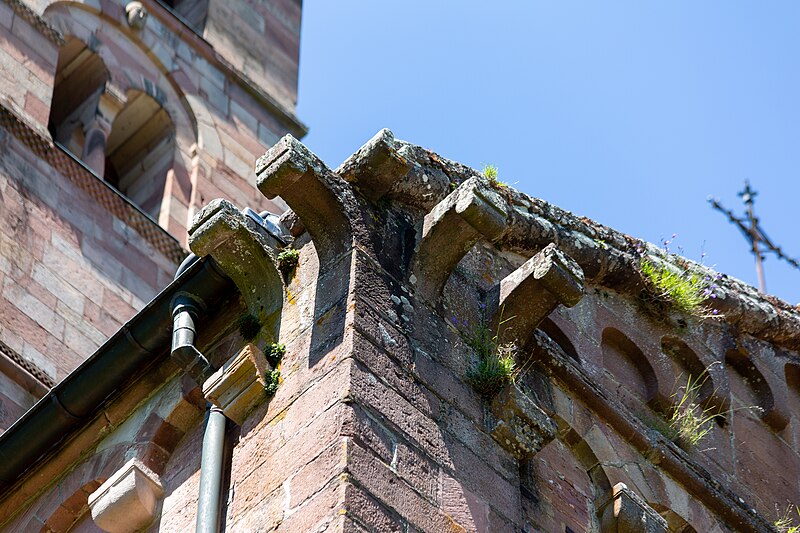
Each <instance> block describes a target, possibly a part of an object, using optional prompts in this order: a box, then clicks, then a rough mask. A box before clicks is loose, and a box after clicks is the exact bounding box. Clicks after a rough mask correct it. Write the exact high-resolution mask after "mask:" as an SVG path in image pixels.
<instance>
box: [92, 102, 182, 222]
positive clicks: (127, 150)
mask: <svg viewBox="0 0 800 533" xmlns="http://www.w3.org/2000/svg"><path fill="white" fill-rule="evenodd" d="M174 153H175V126H174V124H173V123H172V119H171V118H170V116H169V114H168V113H167V112H166V110H165V109H164V108H163V107H162V106H161V104H160V103H159V102H158V101H157V100H156V99H155V98H153V97H152V96H150V95H149V94H146V93H144V92H142V91H136V90H131V91H128V94H127V101H126V103H125V105H124V107H123V108H122V109H121V110H120V111H119V113H117V115H116V117H115V119H114V122H113V124H112V126H111V133H110V134H109V136H108V141H107V144H106V164H105V171H104V176H103V177H104V179H105V180H106V181H108V182H109V183H111V184H112V185H113V186H114V187H116V188H117V190H119V191H120V192H121V193H122V194H124V195H125V196H127V197H128V198H129V199H130V200H131V201H132V202H133V203H135V204H136V205H138V206H139V207H140V208H142V210H144V211H145V212H146V213H148V214H150V215H151V216H153V217H154V218H157V217H158V214H159V209H160V208H161V200H162V198H163V195H164V186H165V183H166V179H167V173H168V172H169V171H171V170H172V166H173V163H174Z"/></svg>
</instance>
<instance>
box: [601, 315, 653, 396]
mask: <svg viewBox="0 0 800 533" xmlns="http://www.w3.org/2000/svg"><path fill="white" fill-rule="evenodd" d="M601 348H602V352H603V367H604V368H605V369H606V371H607V372H608V373H609V374H611V376H612V377H611V383H608V385H610V386H611V388H612V390H617V391H620V392H621V393H622V394H621V399H622V400H623V402H624V403H626V404H627V405H628V407H630V408H632V409H634V410H641V405H640V404H647V403H650V402H651V401H653V400H654V399H655V398H656V394H657V392H658V380H657V378H656V374H655V371H654V370H653V366H652V365H651V364H650V361H648V359H647V357H645V355H644V353H643V352H642V350H641V349H640V348H639V347H638V346H637V345H636V344H635V343H634V342H633V341H632V340H630V339H629V338H628V337H627V336H626V335H625V334H624V333H622V332H621V331H620V330H618V329H616V328H611V327H609V328H605V329H604V330H603V336H602V341H601Z"/></svg>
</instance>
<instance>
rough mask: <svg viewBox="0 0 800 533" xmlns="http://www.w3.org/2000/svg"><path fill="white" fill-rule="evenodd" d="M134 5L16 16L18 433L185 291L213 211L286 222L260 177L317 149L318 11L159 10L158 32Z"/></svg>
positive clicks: (12, 280)
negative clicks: (119, 339) (189, 13)
mask: <svg viewBox="0 0 800 533" xmlns="http://www.w3.org/2000/svg"><path fill="white" fill-rule="evenodd" d="M130 4H131V2H124V1H121V0H120V1H105V0H103V1H86V2H62V1H31V2H22V1H19V0H4V1H0V39H2V40H1V41H0V43H1V45H0V95H1V96H0V371H1V372H0V374H2V375H0V430H5V429H6V428H8V427H9V426H10V425H11V424H12V423H13V422H14V421H15V420H16V419H17V418H19V416H20V415H21V414H22V413H23V412H25V411H26V410H27V409H28V408H29V407H31V406H32V405H33V404H34V402H35V401H36V400H38V399H39V398H41V397H42V396H43V395H44V394H45V393H46V392H47V390H48V389H49V388H50V387H52V386H53V385H54V384H55V383H58V382H60V381H61V380H62V379H63V378H64V377H65V376H66V375H67V374H68V373H69V372H70V371H72V370H74V369H75V368H76V367H77V366H78V365H79V364H80V363H81V362H82V361H83V360H85V359H86V358H87V357H89V356H90V355H91V354H92V353H94V352H95V350H96V349H97V348H98V347H99V346H100V345H101V344H102V343H103V342H104V341H105V339H107V338H108V337H109V336H110V335H111V334H113V333H114V332H115V331H116V330H118V329H119V328H120V326H122V325H123V324H124V323H125V322H126V321H127V320H128V319H130V318H131V317H133V316H134V315H135V313H136V312H137V311H139V310H140V309H142V308H143V307H144V306H145V304H146V303H147V302H148V301H149V300H150V299H151V298H152V297H153V296H155V295H156V294H157V293H158V291H159V290H160V289H161V288H162V287H164V286H165V285H166V284H167V283H168V282H169V281H170V280H171V279H172V276H173V274H174V272H175V269H176V267H177V265H178V264H180V262H181V261H182V260H183V258H184V257H185V256H186V255H187V254H188V249H187V231H186V229H187V228H188V226H189V224H190V222H191V219H192V216H193V215H194V213H195V212H196V211H197V210H198V209H199V208H200V207H201V206H203V205H205V204H207V203H208V202H209V201H210V200H212V199H214V198H217V197H225V198H228V199H230V200H232V201H234V202H236V203H237V204H238V205H247V206H250V207H252V208H253V209H255V210H256V211H263V210H270V211H273V212H276V213H279V212H281V211H282V210H283V209H284V208H285V205H284V204H283V203H282V202H281V201H280V200H279V199H277V200H275V201H269V200H267V199H266V198H264V197H263V196H262V195H260V194H258V193H257V191H256V189H255V186H254V185H255V175H254V173H253V161H254V160H255V159H256V158H257V157H258V156H259V155H261V154H263V153H264V151H265V150H266V149H267V148H268V147H269V146H271V145H272V144H274V143H275V142H276V141H277V140H278V139H279V138H280V137H281V136H282V135H284V134H285V133H287V132H291V133H293V134H294V135H296V136H302V135H303V134H304V133H305V126H304V125H303V124H302V123H301V122H299V121H298V119H297V118H296V117H295V115H294V105H295V102H296V93H297V62H298V55H299V31H300V13H301V5H300V2H299V1H291V0H286V1H284V0H280V1H278V0H275V1H269V2H259V3H258V5H256V6H255V7H252V6H251V3H249V2H243V1H242V2H239V1H235V2H227V1H226V2H205V3H204V2H173V3H172V4H176V5H175V6H174V10H175V11H170V9H168V8H167V7H165V6H166V5H167V4H168V3H159V2H155V1H148V0H145V1H144V2H143V3H141V6H142V10H143V12H144V14H145V16H144V23H143V25H140V26H133V25H131V24H130V23H129V21H128V15H127V13H126V8H127V7H128V6H129V5H130ZM134 4H135V2H134ZM178 4H179V5H178ZM189 7H192V8H193V9H194V10H195V11H194V12H195V14H196V15H197V16H198V17H199V18H196V20H195V21H194V22H196V25H195V26H190V25H188V22H187V21H186V20H183V19H179V18H178V17H177V16H176V13H179V12H182V11H180V9H179V8H181V9H184V10H185V9H188V8H189ZM248 24H249V25H250V29H249V30H248V33H246V32H244V31H243V27H244V26H247V25H248ZM242 37H246V41H242ZM252 42H259V45H258V46H257V47H255V48H254V47H252V46H250V43H252ZM87 58H88V59H87ZM95 78H97V79H99V80H100V81H99V82H98V83H99V85H96V86H95V85H91V84H92V83H94V81H93V80H95ZM95 81H96V80H95ZM92 91H95V92H94V93H92V94H93V95H94V96H89V97H87V96H86V95H87V94H89V93H91V92H92ZM86 98H88V99H87V100H86V102H88V103H82V102H83V99H86ZM92 98H94V99H95V100H92ZM81 106H83V107H81ZM73 108H74V109H73ZM73 111H74V112H73ZM145 112H146V113H151V115H142V116H151V120H149V121H145V124H144V125H141V124H138V123H137V122H136V120H135V116H137V115H139V114H142V113H145ZM87 117H88V118H87ZM132 117H133V118H132ZM148 122H151V123H153V124H157V125H158V127H157V128H150V129H148V128H147V123H148ZM64 124H67V126H69V127H67V126H64ZM76 124H77V126H76ZM134 125H135V126H136V127H139V128H140V129H139V130H138V132H139V133H137V134H136V135H130V136H127V137H126V135H127V133H126V132H127V131H128V129H130V128H132V127H134ZM65 128H66V129H65ZM69 128H73V129H71V130H70V129H69ZM103 128H105V129H103ZM67 130H69V131H71V132H72V133H71V134H70V135H66V134H64V135H63V136H61V137H60V135H61V134H62V133H63V131H67ZM162 130H163V131H164V132H167V133H166V134H164V135H166V136H164V135H162V134H161V131H162ZM99 131H102V132H104V135H106V137H104V138H103V142H105V143H106V145H105V146H104V148H105V150H106V151H105V153H104V152H102V151H101V152H100V153H99V155H98V154H93V153H92V152H91V150H90V148H91V147H90V146H89V145H90V142H89V139H90V136H91V135H96V134H97V133H98V132H99ZM148 136H150V137H152V138H148ZM117 145H119V146H117ZM148 154H157V155H158V157H156V156H155V155H152V156H151V155H148ZM104 160H105V167H106V169H107V168H108V167H109V166H110V165H112V164H114V165H117V167H118V168H116V169H115V170H119V171H120V173H121V172H122V171H121V168H122V165H127V164H128V163H129V162H130V161H134V162H135V163H136V164H135V165H134V164H133V163H131V164H130V165H128V166H130V167H131V168H128V169H127V170H126V172H128V174H127V175H126V176H117V175H114V174H111V173H108V172H106V173H104V172H103V170H101V169H99V168H98V167H97V164H98V161H99V162H100V163H99V164H102V163H103V161H104ZM93 165H94V166H93ZM130 176H134V177H133V178H131V177H130Z"/></svg>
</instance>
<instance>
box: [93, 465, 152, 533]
mask: <svg viewBox="0 0 800 533" xmlns="http://www.w3.org/2000/svg"><path fill="white" fill-rule="evenodd" d="M163 495H164V488H163V487H162V486H161V481H160V480H159V479H158V476H156V475H155V474H154V473H153V472H151V471H150V470H149V469H148V468H147V467H146V466H144V465H143V464H142V463H140V462H139V461H138V460H136V459H131V460H130V461H128V462H127V463H125V466H123V467H122V468H120V469H119V470H118V471H117V472H115V473H114V474H113V475H112V476H111V477H110V478H108V481H106V482H105V483H103V484H102V485H100V487H99V488H98V489H97V490H96V491H94V492H93V493H92V494H91V495H89V508H90V509H91V512H92V519H93V520H94V522H95V524H97V525H98V526H99V527H100V528H102V529H103V530H104V531H108V532H109V533H132V532H134V531H138V530H139V529H141V528H143V527H144V526H146V525H147V524H149V523H150V522H152V521H153V518H155V512H156V505H157V503H158V500H160V499H161V497H162V496H163Z"/></svg>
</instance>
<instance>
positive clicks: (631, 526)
mask: <svg viewBox="0 0 800 533" xmlns="http://www.w3.org/2000/svg"><path fill="white" fill-rule="evenodd" d="M601 509H603V510H602V516H603V522H602V527H603V532H604V533H606V532H608V533H667V532H668V531H669V528H668V526H667V521H666V520H664V519H663V518H662V517H661V516H660V515H659V514H658V513H657V512H656V511H655V510H654V509H653V508H652V507H650V506H649V505H647V503H646V502H645V501H644V500H642V499H641V498H640V497H639V496H637V495H636V494H635V493H634V492H633V491H632V490H630V489H629V488H628V487H627V486H626V485H625V484H624V483H617V484H616V485H614V489H613V493H612V495H611V498H610V499H609V500H608V501H607V502H606V503H605V505H604V506H603V507H601Z"/></svg>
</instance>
